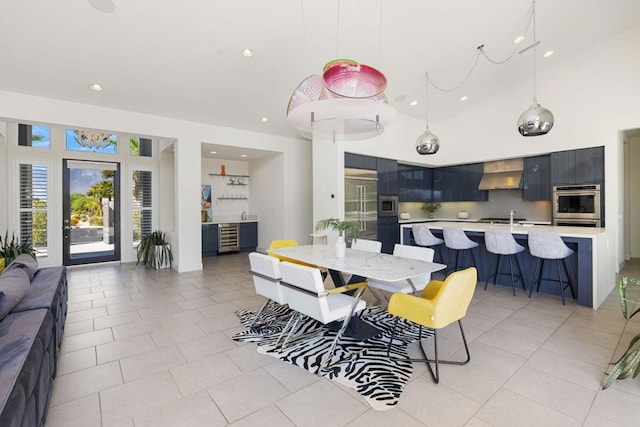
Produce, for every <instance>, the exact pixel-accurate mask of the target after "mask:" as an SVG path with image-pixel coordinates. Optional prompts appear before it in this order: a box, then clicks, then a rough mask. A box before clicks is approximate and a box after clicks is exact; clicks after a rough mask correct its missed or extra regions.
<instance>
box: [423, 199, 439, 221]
mask: <svg viewBox="0 0 640 427" xmlns="http://www.w3.org/2000/svg"><path fill="white" fill-rule="evenodd" d="M439 207H440V203H433V202H429V203H425V204H424V205H423V206H422V210H423V211H427V212H428V213H429V218H433V213H434V212H435V211H437V210H438V208H439Z"/></svg>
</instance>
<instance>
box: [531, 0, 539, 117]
mask: <svg viewBox="0 0 640 427" xmlns="http://www.w3.org/2000/svg"><path fill="white" fill-rule="evenodd" d="M532 13H533V103H534V104H536V103H537V102H538V97H537V92H538V91H537V89H538V88H537V83H536V82H537V80H538V78H537V70H536V68H537V67H536V63H537V62H538V61H537V57H538V53H537V50H536V46H537V44H538V39H537V38H536V0H533V12H532Z"/></svg>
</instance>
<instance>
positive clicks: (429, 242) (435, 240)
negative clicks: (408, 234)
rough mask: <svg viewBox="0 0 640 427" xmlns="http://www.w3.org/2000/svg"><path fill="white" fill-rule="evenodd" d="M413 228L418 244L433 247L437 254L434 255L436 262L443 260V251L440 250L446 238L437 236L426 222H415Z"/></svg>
mask: <svg viewBox="0 0 640 427" xmlns="http://www.w3.org/2000/svg"><path fill="white" fill-rule="evenodd" d="M411 229H412V230H413V240H415V242H416V245H418V246H425V247H427V248H432V249H433V250H434V251H435V253H436V255H437V256H434V261H435V262H443V259H444V258H443V257H442V252H441V251H440V249H441V247H440V245H442V244H443V243H444V240H442V239H441V238H439V237H436V236H434V235H433V233H431V230H429V226H428V225H426V224H414V225H413V226H412V227H411Z"/></svg>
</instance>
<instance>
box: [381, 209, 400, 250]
mask: <svg viewBox="0 0 640 427" xmlns="http://www.w3.org/2000/svg"><path fill="white" fill-rule="evenodd" d="M378 240H379V241H381V242H382V252H384V253H386V254H391V253H393V247H394V246H395V244H396V243H400V224H399V223H398V217H397V216H386V217H385V216H381V217H378Z"/></svg>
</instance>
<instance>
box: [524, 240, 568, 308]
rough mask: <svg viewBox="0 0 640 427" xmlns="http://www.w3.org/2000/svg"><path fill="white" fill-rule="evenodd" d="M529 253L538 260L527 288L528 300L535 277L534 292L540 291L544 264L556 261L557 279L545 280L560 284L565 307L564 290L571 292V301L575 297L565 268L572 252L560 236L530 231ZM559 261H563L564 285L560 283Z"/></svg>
mask: <svg viewBox="0 0 640 427" xmlns="http://www.w3.org/2000/svg"><path fill="white" fill-rule="evenodd" d="M529 252H531V255H533V256H534V257H536V258H538V261H537V262H536V269H535V270H534V272H533V277H532V278H531V286H530V287H529V298H531V293H532V292H533V286H534V284H535V281H536V277H537V278H538V286H537V287H536V292H539V291H540V282H541V281H542V277H541V276H542V268H543V267H544V262H545V261H546V260H556V265H557V266H558V279H557V280H555V279H547V280H553V281H556V282H559V283H560V295H561V296H562V305H566V304H565V301H564V290H565V289H566V288H569V290H571V296H572V297H573V299H575V298H576V295H575V293H574V291H573V286H572V285H571V278H570V275H569V269H568V268H567V258H568V257H569V256H571V255H572V254H573V250H572V249H571V248H569V247H568V246H567V245H566V244H565V243H564V242H563V241H562V238H561V237H560V235H559V234H558V233H555V232H553V231H530V232H529ZM560 260H562V261H563V262H562V265H563V266H564V272H565V275H566V277H567V282H566V285H565V284H564V282H563V281H562V271H561V270H560Z"/></svg>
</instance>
